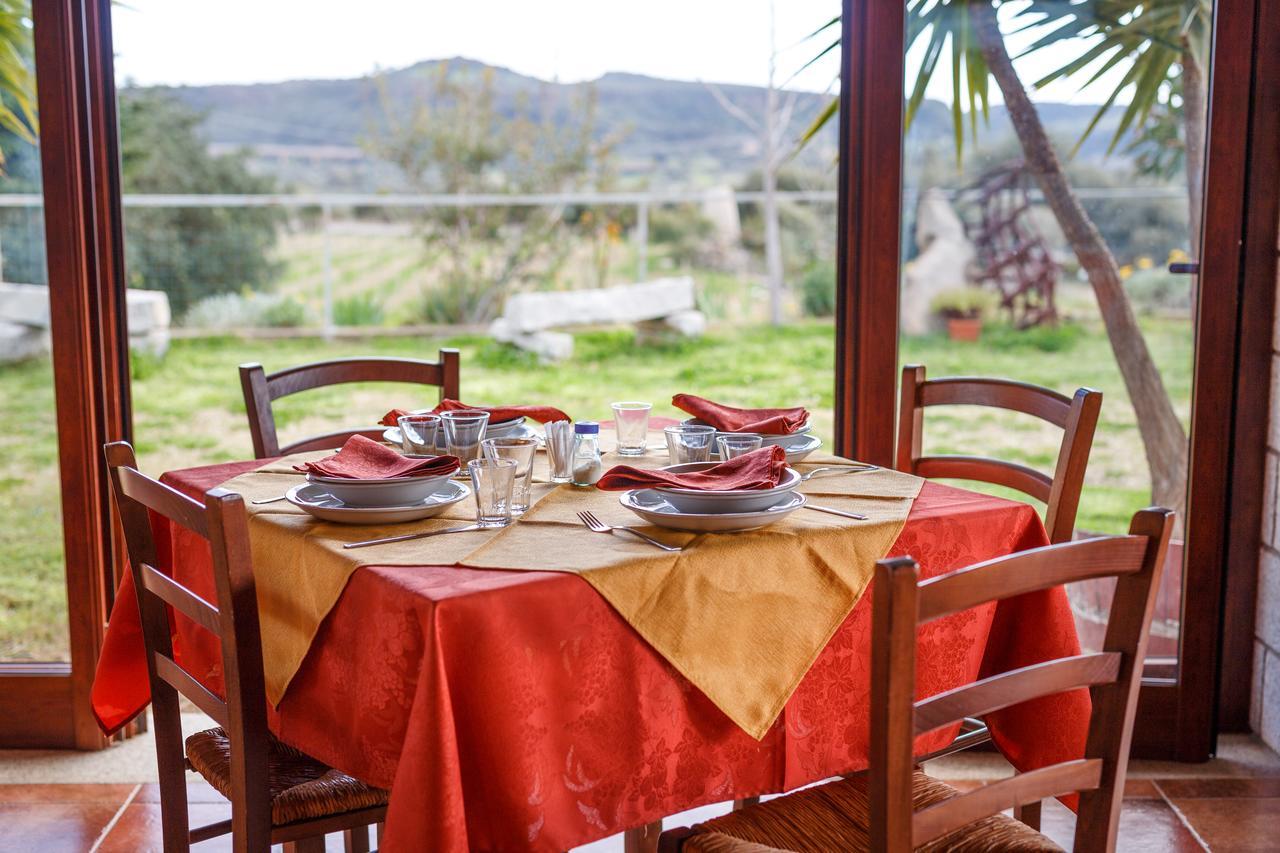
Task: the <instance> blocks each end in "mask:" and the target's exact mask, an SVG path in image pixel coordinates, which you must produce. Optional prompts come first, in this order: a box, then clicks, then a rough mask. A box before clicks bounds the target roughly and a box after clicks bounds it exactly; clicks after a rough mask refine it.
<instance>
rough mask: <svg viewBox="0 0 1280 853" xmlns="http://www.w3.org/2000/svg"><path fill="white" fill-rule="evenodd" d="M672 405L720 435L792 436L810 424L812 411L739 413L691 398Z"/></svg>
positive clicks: (673, 400) (680, 397) (687, 396)
mask: <svg viewBox="0 0 1280 853" xmlns="http://www.w3.org/2000/svg"><path fill="white" fill-rule="evenodd" d="M671 405H673V406H675V407H676V408H677V409H680V410H682V411H685V412H688V413H689V414H691V415H693V416H694V417H695V418H698V419H699V420H701V421H705V422H706V423H709V424H711V426H713V427H715V428H716V429H718V430H720V431H721V432H758V433H760V434H762V435H791V434H792V433H793V432H795V431H796V430H798V429H800V427H802V426H804V425H805V424H806V423H808V421H809V410H808V409H805V408H804V407H803V406H796V407H795V408H793V409H736V408H734V407H733V406H725V405H722V404H720V403H713V402H711V401H710V400H707V399H704V398H702V397H695V396H694V395H692V394H677V395H675V396H674V397H672V398H671Z"/></svg>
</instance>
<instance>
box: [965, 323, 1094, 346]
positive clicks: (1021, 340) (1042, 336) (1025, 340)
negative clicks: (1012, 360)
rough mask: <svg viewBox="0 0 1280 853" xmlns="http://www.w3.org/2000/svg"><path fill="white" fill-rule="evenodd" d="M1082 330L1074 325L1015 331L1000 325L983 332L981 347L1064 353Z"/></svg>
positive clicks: (1010, 327) (1045, 326)
mask: <svg viewBox="0 0 1280 853" xmlns="http://www.w3.org/2000/svg"><path fill="white" fill-rule="evenodd" d="M1082 334H1084V330H1083V329H1082V328H1081V327H1080V326H1079V325H1078V324H1076V323H1059V324H1057V325H1044V326H1032V327H1031V328H1029V329H1017V328H1014V327H1013V326H1010V325H1007V324H1004V323H1001V324H999V325H994V326H988V327H987V328H985V329H984V330H983V334H982V342H983V345H984V346H986V347H987V348H989V349H993V350H1019V349H1035V350H1039V351H1040V352H1066V351H1068V350H1070V349H1072V348H1074V347H1075V345H1076V342H1077V341H1079V340H1080V336H1081V335H1082Z"/></svg>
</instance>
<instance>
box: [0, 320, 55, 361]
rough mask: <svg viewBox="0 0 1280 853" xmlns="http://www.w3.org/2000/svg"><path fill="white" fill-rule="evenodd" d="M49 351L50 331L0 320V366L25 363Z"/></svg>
mask: <svg viewBox="0 0 1280 853" xmlns="http://www.w3.org/2000/svg"><path fill="white" fill-rule="evenodd" d="M48 351H49V332H48V330H46V329H41V328H37V327H35V326H26V325H22V324H20V323H10V322H7V321H5V320H0V364H6V363H8V362H13V361H23V360H25V359H28V358H34V357H36V356H38V355H44V354H45V353H47V352H48Z"/></svg>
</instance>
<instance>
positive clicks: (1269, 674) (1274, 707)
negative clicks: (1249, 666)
mask: <svg viewBox="0 0 1280 853" xmlns="http://www.w3.org/2000/svg"><path fill="white" fill-rule="evenodd" d="M1258 713H1259V722H1260V723H1261V725H1259V727H1258V729H1257V732H1258V734H1259V735H1260V736H1261V737H1262V739H1263V741H1265V742H1266V744H1267V746H1269V747H1271V748H1272V749H1280V655H1277V654H1276V653H1275V652H1273V651H1272V650H1270V649H1268V650H1267V653H1266V661H1265V663H1264V664H1263V673H1262V707H1261V709H1260V710H1259V712H1258Z"/></svg>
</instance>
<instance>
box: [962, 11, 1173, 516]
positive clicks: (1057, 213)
mask: <svg viewBox="0 0 1280 853" xmlns="http://www.w3.org/2000/svg"><path fill="white" fill-rule="evenodd" d="M971 9H972V12H971V14H972V16H973V17H972V20H973V23H974V30H975V35H976V37H977V40H978V44H979V46H980V48H981V50H982V55H983V57H984V58H985V59H986V61H987V65H988V67H989V68H990V70H991V76H992V77H994V78H995V80H996V84H997V85H999V87H1000V92H1001V93H1002V94H1003V95H1004V100H1005V105H1006V108H1007V109H1008V111H1009V118H1010V120H1011V121H1012V122H1013V127H1014V130H1015V131H1016V132H1017V134H1018V141H1019V142H1020V143H1021V145H1022V151H1023V155H1024V156H1025V157H1026V160H1027V166H1028V167H1029V168H1030V170H1031V172H1032V174H1033V175H1034V177H1035V179H1036V181H1037V183H1038V184H1039V186H1040V189H1041V191H1042V192H1043V193H1044V197H1045V201H1046V202H1047V203H1048V204H1049V207H1050V209H1052V211H1053V214H1054V217H1055V218H1056V219H1057V221H1058V225H1059V226H1060V227H1061V228H1062V232H1063V234H1064V235H1065V236H1066V238H1067V240H1068V242H1069V243H1070V244H1071V248H1072V250H1073V251H1074V252H1075V254H1076V257H1077V258H1078V259H1079V261H1080V265H1081V267H1083V268H1084V270H1085V272H1086V273H1087V274H1088V276H1089V283H1090V284H1091V285H1092V286H1093V292H1094V295H1095V296H1096V298H1097V300H1098V309H1099V310H1100V312H1101V313H1102V320H1103V323H1104V324H1105V325H1106V328H1107V337H1108V338H1109V339H1110V341H1111V349H1112V352H1114V353H1115V358H1116V364H1117V365H1118V366H1119V368H1120V374H1121V376H1123V378H1124V384H1125V388H1126V389H1127V390H1128V392H1129V399H1130V401H1131V402H1132V403H1133V410H1134V414H1135V415H1136V416H1137V421H1138V429H1139V431H1140V432H1141V435H1142V444H1143V447H1144V449H1145V451H1146V456H1147V466H1148V467H1149V469H1150V471H1151V491H1152V499H1153V501H1154V502H1155V503H1157V504H1161V505H1163V506H1166V507H1169V508H1170V509H1174V510H1177V511H1178V514H1179V518H1181V516H1182V513H1183V510H1184V507H1185V503H1186V486H1187V482H1186V481H1187V437H1186V433H1185V431H1184V430H1183V428H1182V423H1181V421H1179V420H1178V415H1177V413H1176V412H1175V411H1174V410H1173V403H1172V402H1171V401H1170V399H1169V394H1168V392H1166V391H1165V388H1164V381H1163V380H1162V379H1161V378H1160V371H1159V370H1157V369H1156V365H1155V362H1154V361H1153V360H1152V358H1151V353H1150V351H1149V350H1148V349H1147V342H1146V340H1145V339H1144V338H1143V337H1142V331H1141V330H1140V329H1139V328H1138V323H1137V320H1136V318H1135V317H1134V314H1133V308H1132V306H1130V304H1129V300H1128V298H1127V297H1126V296H1125V293H1124V287H1123V285H1122V283H1121V279H1120V270H1119V269H1118V267H1117V266H1116V261H1115V258H1114V257H1112V255H1111V250H1110V249H1108V248H1107V244H1106V243H1105V242H1104V241H1103V239H1102V235H1101V234H1100V233H1099V232H1098V229H1097V226H1095V225H1094V224H1093V222H1092V221H1091V220H1090V219H1089V216H1088V214H1086V213H1085V211H1084V208H1083V207H1082V206H1081V205H1080V200H1079V199H1078V198H1076V195H1075V193H1074V192H1073V191H1072V189H1071V185H1070V184H1069V183H1068V181H1067V176H1066V173H1065V172H1064V171H1063V168H1062V163H1061V161H1060V160H1059V159H1058V155H1057V152H1056V151H1055V150H1054V148H1053V143H1052V142H1050V140H1049V135H1048V134H1047V133H1046V132H1045V129H1044V125H1043V124H1042V123H1041V122H1040V116H1039V114H1038V113H1037V112H1036V108H1035V105H1034V104H1032V102H1031V99H1030V98H1029V97H1027V92H1026V89H1024V88H1023V86H1022V81H1021V80H1019V79H1018V74H1017V72H1016V71H1015V70H1014V68H1013V62H1012V60H1011V59H1010V58H1009V52H1008V50H1007V48H1006V47H1005V43H1004V36H1003V35H1001V33H1000V27H999V24H998V22H997V20H996V13H995V9H994V8H993V7H992V6H991V5H990V3H989V2H987V0H979V2H977V3H974V4H973V5H972V7H971Z"/></svg>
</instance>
